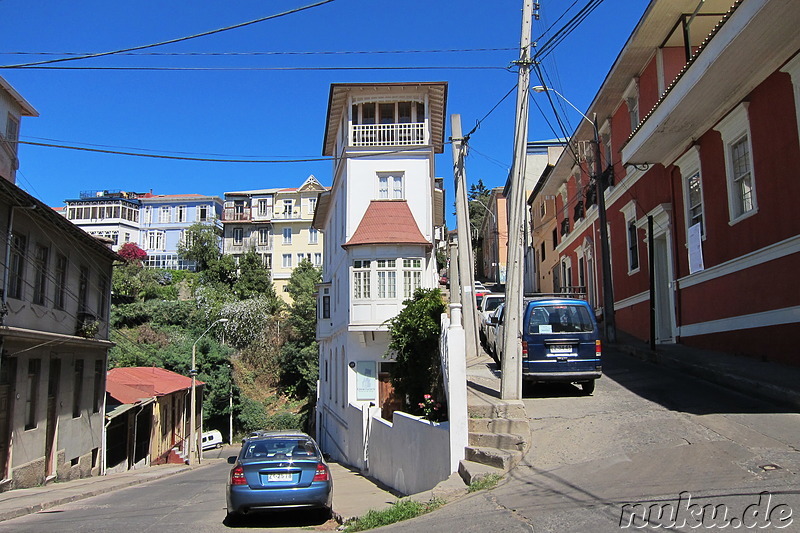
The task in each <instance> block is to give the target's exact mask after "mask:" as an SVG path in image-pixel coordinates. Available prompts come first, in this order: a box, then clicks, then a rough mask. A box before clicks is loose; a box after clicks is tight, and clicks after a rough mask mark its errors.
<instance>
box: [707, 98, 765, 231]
mask: <svg viewBox="0 0 800 533" xmlns="http://www.w3.org/2000/svg"><path fill="white" fill-rule="evenodd" d="M747 107H748V103H747V102H742V103H741V104H739V105H738V106H737V107H736V109H734V110H733V111H731V112H730V113H729V114H728V116H727V117H725V118H724V119H722V120H721V121H720V122H719V124H717V125H716V126H715V127H714V129H715V130H717V131H718V132H719V133H720V135H721V136H722V145H723V150H724V153H725V172H726V176H727V180H726V181H727V185H728V214H729V216H730V223H731V224H733V223H736V222H738V221H739V220H740V219H742V218H745V217H748V216H750V215H752V214H755V213H756V212H757V210H758V205H757V203H756V183H755V175H754V173H753V149H752V144H751V142H750V121H749V118H748V116H747Z"/></svg>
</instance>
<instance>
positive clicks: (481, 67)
mask: <svg viewBox="0 0 800 533" xmlns="http://www.w3.org/2000/svg"><path fill="white" fill-rule="evenodd" d="M331 1H332V0H331ZM3 68H19V69H26V70H116V71H335V70H344V71H353V70H503V71H506V72H511V69H510V68H509V67H499V66H493V65H474V66H469V65H468V66H446V65H445V66H410V67H409V66H397V67H390V66H377V67H375V66H373V67H86V66H84V67H77V66H62V65H56V66H47V65H35V64H34V65H32V66H13V65H12V66H2V65H0V69H3Z"/></svg>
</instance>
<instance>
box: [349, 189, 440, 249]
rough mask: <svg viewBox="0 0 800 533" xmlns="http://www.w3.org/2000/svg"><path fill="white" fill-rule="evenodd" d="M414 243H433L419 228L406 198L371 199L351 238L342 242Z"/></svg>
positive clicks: (355, 244) (352, 244)
mask: <svg viewBox="0 0 800 533" xmlns="http://www.w3.org/2000/svg"><path fill="white" fill-rule="evenodd" d="M364 244H415V245H422V246H428V247H431V246H433V245H432V244H431V243H430V242H429V241H428V240H427V239H425V237H424V236H423V235H422V232H420V231H419V227H418V226H417V221H416V220H414V215H412V214H411V209H409V207H408V202H407V201H405V200H372V201H371V202H370V203H369V207H367V211H366V212H365V213H364V217H363V218H362V219H361V222H360V223H359V225H358V228H357V229H356V231H355V233H354V234H353V237H352V238H351V239H350V240H349V241H347V242H346V243H344V244H343V245H342V247H343V248H347V247H348V246H358V245H364Z"/></svg>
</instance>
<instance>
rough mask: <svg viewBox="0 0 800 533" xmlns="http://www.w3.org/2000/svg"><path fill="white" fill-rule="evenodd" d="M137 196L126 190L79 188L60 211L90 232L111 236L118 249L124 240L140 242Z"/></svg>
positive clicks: (91, 233)
mask: <svg viewBox="0 0 800 533" xmlns="http://www.w3.org/2000/svg"><path fill="white" fill-rule="evenodd" d="M137 196H138V195H137V194H136V193H130V192H125V191H109V190H102V191H100V190H98V191H81V193H80V195H79V197H78V198H73V199H68V200H64V203H65V204H66V205H65V207H64V208H63V209H62V210H60V211H59V212H60V213H61V214H62V215H64V216H65V217H67V219H68V220H70V221H72V223H73V224H75V225H76V226H78V227H79V228H81V229H83V230H84V231H85V232H86V233H88V234H89V235H94V236H95V237H102V238H106V239H110V240H111V242H112V248H113V249H114V250H115V251H117V250H119V248H120V246H122V245H123V244H125V243H126V242H133V243H136V244H137V245H139V244H140V243H141V237H140V226H139V217H140V213H139V211H140V209H141V205H142V203H141V202H140V201H139V199H138V198H137Z"/></svg>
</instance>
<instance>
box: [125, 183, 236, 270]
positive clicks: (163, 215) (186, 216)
mask: <svg viewBox="0 0 800 533" xmlns="http://www.w3.org/2000/svg"><path fill="white" fill-rule="evenodd" d="M137 198H138V200H139V202H140V203H141V207H140V213H139V231H140V239H139V247H140V248H141V249H142V250H144V251H145V252H147V259H145V261H144V266H146V267H149V268H165V269H170V270H194V269H195V266H196V265H195V263H194V261H184V260H183V259H181V258H180V257H179V256H178V245H179V244H180V243H182V242H184V236H185V234H186V230H187V229H189V227H191V226H192V225H194V224H205V225H210V226H213V227H215V228H218V229H219V230H221V229H222V224H221V222H220V219H221V218H222V199H221V198H220V197H219V196H207V195H203V194H153V193H152V192H150V193H146V194H139V195H137Z"/></svg>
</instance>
